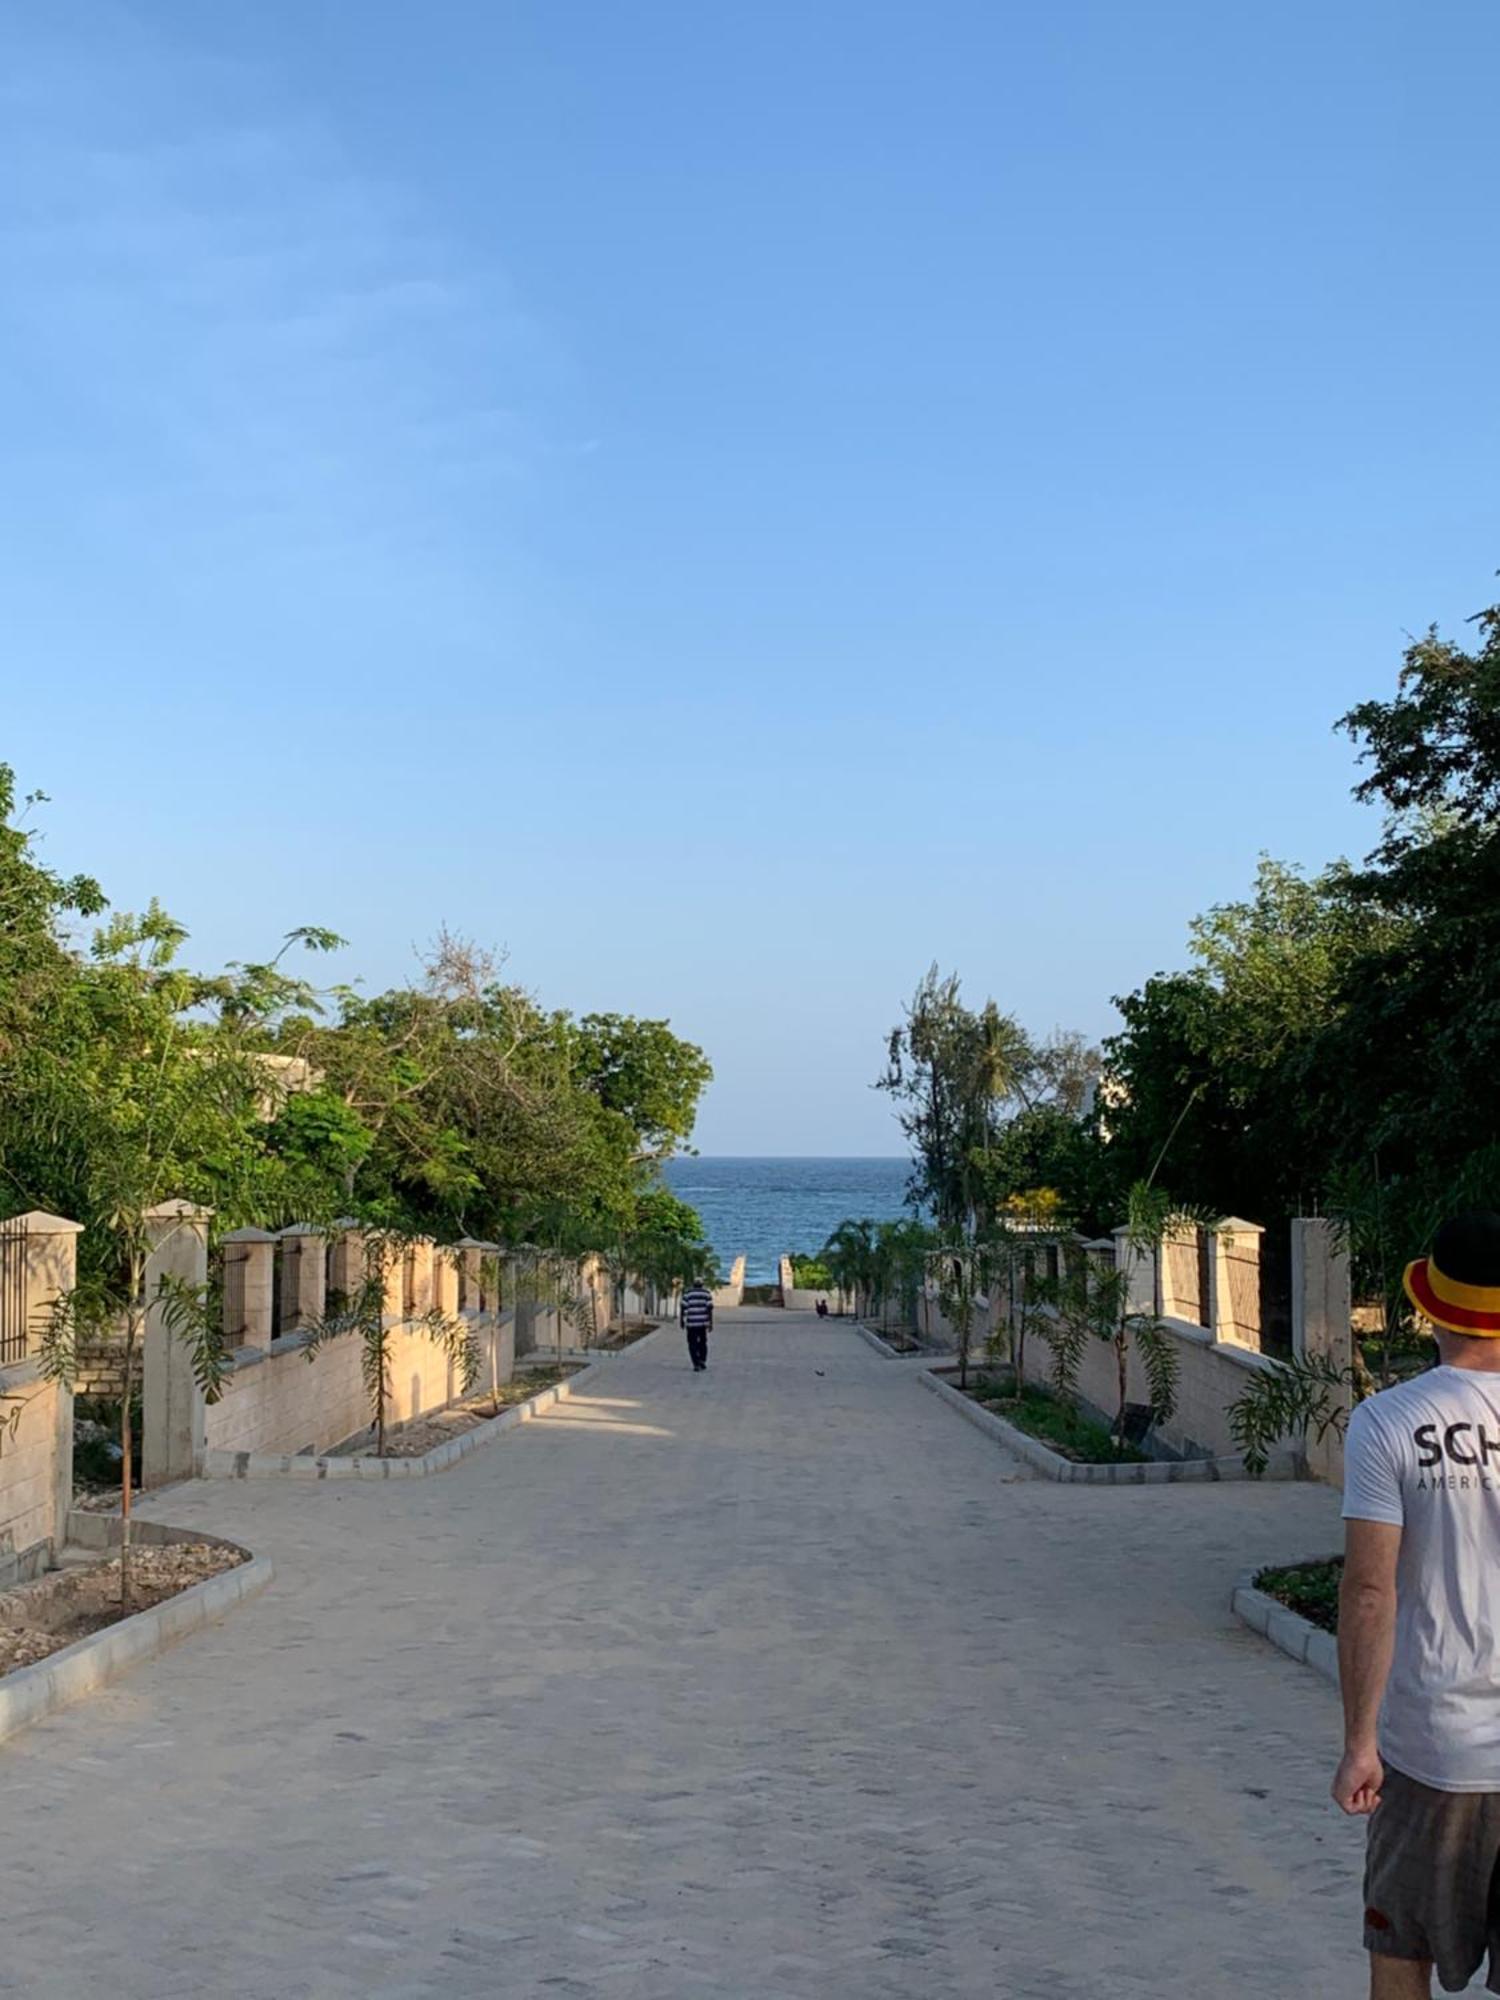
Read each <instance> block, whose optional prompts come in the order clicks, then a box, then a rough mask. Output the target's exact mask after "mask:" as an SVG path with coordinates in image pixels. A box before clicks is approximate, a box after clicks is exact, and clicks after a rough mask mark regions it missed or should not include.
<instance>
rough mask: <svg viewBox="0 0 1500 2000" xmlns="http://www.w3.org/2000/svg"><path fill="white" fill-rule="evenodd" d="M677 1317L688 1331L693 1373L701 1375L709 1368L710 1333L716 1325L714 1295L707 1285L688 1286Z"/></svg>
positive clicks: (689, 1353) (689, 1354)
mask: <svg viewBox="0 0 1500 2000" xmlns="http://www.w3.org/2000/svg"><path fill="white" fill-rule="evenodd" d="M677 1317H678V1319H679V1320H680V1321H681V1323H682V1325H683V1326H684V1327H685V1328H686V1330H687V1342H688V1358H689V1359H690V1360H691V1362H692V1364H693V1373H694V1374H695V1375H701V1374H702V1373H703V1371H704V1369H705V1368H706V1367H707V1366H708V1332H709V1328H710V1327H711V1326H712V1325H713V1323H714V1295H713V1293H712V1292H711V1291H710V1290H709V1289H708V1287H707V1285H703V1284H695V1285H689V1286H688V1288H687V1290H686V1291H685V1292H684V1293H683V1295H682V1304H681V1305H680V1306H679V1307H678V1308H677Z"/></svg>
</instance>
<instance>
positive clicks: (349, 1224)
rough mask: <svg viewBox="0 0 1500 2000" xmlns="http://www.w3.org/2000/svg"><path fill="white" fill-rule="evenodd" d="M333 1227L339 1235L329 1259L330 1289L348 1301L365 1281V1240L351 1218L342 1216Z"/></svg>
mask: <svg viewBox="0 0 1500 2000" xmlns="http://www.w3.org/2000/svg"><path fill="white" fill-rule="evenodd" d="M333 1226H334V1229H335V1231H336V1232H337V1233H336V1234H335V1236H334V1239H333V1245H332V1249H331V1252H330V1255H329V1259H328V1289H329V1291H333V1292H337V1293H338V1294H339V1296H340V1298H342V1299H344V1300H345V1301H348V1300H351V1299H352V1298H353V1297H354V1294H355V1293H356V1292H357V1291H358V1290H359V1288H360V1286H361V1285H362V1284H363V1283H364V1281H365V1239H364V1234H363V1232H362V1231H361V1229H360V1226H359V1224H358V1223H357V1222H355V1221H354V1220H353V1218H352V1217H350V1216H347V1215H345V1216H341V1217H340V1218H339V1220H338V1221H337V1222H336V1223H335V1224H334V1225H333ZM325 1304H326V1299H325Z"/></svg>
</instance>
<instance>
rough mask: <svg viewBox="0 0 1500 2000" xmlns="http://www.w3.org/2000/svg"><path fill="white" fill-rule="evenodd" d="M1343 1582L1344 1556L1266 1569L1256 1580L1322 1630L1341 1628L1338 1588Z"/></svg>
mask: <svg viewBox="0 0 1500 2000" xmlns="http://www.w3.org/2000/svg"><path fill="white" fill-rule="evenodd" d="M1343 1581H1344V1558H1343V1557H1342V1556H1329V1557H1328V1558H1327V1559H1326V1560H1325V1561H1323V1562H1308V1563H1292V1564H1290V1565H1289V1566H1288V1567H1286V1568H1284V1569H1263V1570H1261V1572H1260V1573H1259V1575H1258V1576H1257V1577H1256V1579H1255V1587H1256V1589H1257V1590H1263V1591H1265V1592H1266V1594H1267V1595H1268V1596H1270V1597H1274V1598H1276V1599H1277V1600H1278V1601H1279V1602H1280V1603H1282V1604H1284V1605H1286V1606H1287V1608H1288V1610H1291V1611H1295V1612H1296V1613H1297V1615H1298V1617H1300V1618H1306V1619H1308V1620H1309V1621H1310V1622H1311V1623H1312V1624H1314V1625H1316V1626H1317V1627H1318V1628H1319V1630H1320V1631H1324V1632H1337V1631H1338V1629H1339V1588H1340V1586H1341V1585H1342V1583H1343Z"/></svg>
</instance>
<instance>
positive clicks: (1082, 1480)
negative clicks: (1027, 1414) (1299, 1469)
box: [922, 1367, 1276, 1486]
mask: <svg viewBox="0 0 1500 2000" xmlns="http://www.w3.org/2000/svg"><path fill="white" fill-rule="evenodd" d="M922 1380H923V1382H924V1383H925V1384H926V1386H927V1387H928V1388H929V1389H931V1390H932V1392H933V1393H934V1395H936V1396H939V1397H941V1398H942V1400H943V1401H944V1402H945V1403H947V1404H948V1405H949V1407H950V1408H951V1409H955V1410H957V1411H958V1413H959V1415H960V1416H963V1417H966V1418H967V1419H968V1421H969V1422H970V1423H971V1424H973V1425H974V1426H975V1428H976V1429H977V1430H981V1431H983V1432H984V1433H985V1435H986V1436H987V1437H992V1438H994V1440H995V1441H996V1443H997V1444H1003V1445H1004V1446H1005V1448H1006V1450H1007V1451H1009V1452H1012V1453H1014V1455H1015V1456H1016V1457H1017V1458H1019V1459H1023V1460H1024V1461H1025V1463H1026V1464H1027V1465H1029V1466H1031V1467H1032V1469H1033V1470H1034V1471H1036V1472H1039V1473H1040V1474H1041V1476H1042V1477H1043V1478H1044V1479H1055V1480H1058V1481H1059V1482H1060V1483H1061V1484H1064V1485H1070V1486H1182V1485H1195V1484H1196V1485H1203V1484H1207V1483H1209V1482H1217V1481H1219V1480H1224V1479H1247V1478H1248V1477H1249V1474H1248V1473H1247V1472H1246V1471H1245V1467H1244V1465H1243V1463H1242V1461H1241V1460H1239V1459H1237V1458H1172V1459H1147V1460H1146V1461H1145V1462H1144V1463H1142V1464H1140V1465H1079V1464H1076V1463H1075V1462H1074V1460H1072V1459H1071V1458H1064V1457H1063V1456H1062V1455H1061V1453H1059V1452H1055V1451H1053V1450H1052V1449H1051V1448H1050V1446H1048V1445H1045V1444H1043V1443H1042V1441H1041V1439H1040V1438H1034V1437H1030V1436H1028V1435H1027V1433H1026V1432H1025V1431H1023V1430H1018V1429H1017V1428H1016V1426H1015V1425H1014V1424H1011V1423H1007V1422H1006V1420H1005V1418H1004V1417H997V1416H996V1415H995V1413H994V1411H993V1410H987V1409H985V1407H984V1405H983V1404H982V1403H977V1402H975V1400H974V1398H973V1397H972V1396H965V1395H964V1394H963V1393H962V1392H961V1391H960V1390H958V1389H955V1388H954V1387H953V1385H952V1384H951V1383H950V1382H945V1381H943V1379H942V1377H941V1376H939V1375H935V1374H934V1373H933V1372H932V1370H931V1368H930V1367H929V1368H928V1370H927V1371H926V1372H925V1373H924V1374H923V1376H922ZM1266 1476H1267V1478H1274V1477H1275V1476H1276V1475H1275V1471H1274V1469H1272V1470H1270V1471H1268V1472H1267V1475H1266Z"/></svg>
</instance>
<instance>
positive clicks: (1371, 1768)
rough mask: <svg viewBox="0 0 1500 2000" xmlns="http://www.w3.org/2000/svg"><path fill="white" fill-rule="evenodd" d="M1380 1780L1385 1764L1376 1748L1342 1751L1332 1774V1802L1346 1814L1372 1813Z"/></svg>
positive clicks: (1383, 1778)
mask: <svg viewBox="0 0 1500 2000" xmlns="http://www.w3.org/2000/svg"><path fill="white" fill-rule="evenodd" d="M1384 1783H1385V1766H1384V1764H1382V1763H1381V1761H1380V1753H1379V1752H1378V1751H1377V1750H1375V1749H1374V1748H1371V1749H1368V1750H1346V1751H1345V1752H1344V1754H1343V1756H1342V1757H1341V1758H1340V1760H1339V1767H1338V1769H1337V1771H1335V1772H1334V1774H1333V1802H1334V1804H1335V1805H1336V1806H1338V1807H1340V1808H1341V1809H1342V1810H1343V1811H1344V1812H1346V1813H1354V1814H1358V1813H1372V1812H1374V1810H1375V1808H1376V1806H1378V1805H1379V1804H1380V1788H1381V1786H1382V1785H1383V1784H1384Z"/></svg>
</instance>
